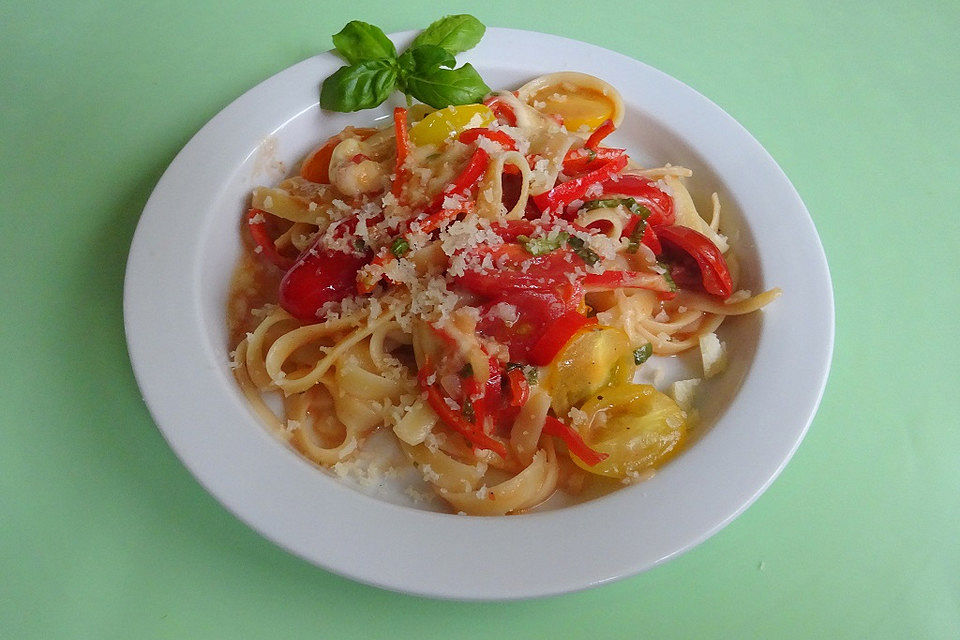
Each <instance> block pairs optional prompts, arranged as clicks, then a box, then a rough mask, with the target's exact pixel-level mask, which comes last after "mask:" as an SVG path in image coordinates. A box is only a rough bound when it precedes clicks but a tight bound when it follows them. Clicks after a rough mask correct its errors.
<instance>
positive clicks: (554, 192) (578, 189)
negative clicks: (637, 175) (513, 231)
mask: <svg viewBox="0 0 960 640" xmlns="http://www.w3.org/2000/svg"><path fill="white" fill-rule="evenodd" d="M625 166H627V157H626V156H620V157H619V158H617V159H615V160H611V161H610V162H608V163H606V164H605V165H603V166H601V167H598V168H597V169H594V170H593V171H590V172H588V173H585V174H583V175H581V176H579V177H576V178H574V179H572V180H568V181H566V182H564V183H562V184H559V185H557V186H555V187H554V188H553V189H551V190H550V191H547V192H545V193H541V194H539V195H536V196H533V202H534V204H536V205H537V207H538V208H539V209H540V211H550V212H553V213H555V214H557V215H563V213H564V211H565V210H566V208H567V206H568V205H569V204H570V203H572V202H573V201H574V200H579V199H581V198H583V196H584V195H585V194H586V193H587V189H589V188H590V187H592V186H593V185H595V184H598V183H602V182H605V181H607V180H609V179H610V178H611V176H613V175H615V174H616V173H617V172H619V171H620V170H621V169H623V168H624V167H625Z"/></svg>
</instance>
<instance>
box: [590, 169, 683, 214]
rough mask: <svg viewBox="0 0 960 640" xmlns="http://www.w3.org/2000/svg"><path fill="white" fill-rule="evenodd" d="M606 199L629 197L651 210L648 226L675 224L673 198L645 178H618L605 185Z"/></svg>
mask: <svg viewBox="0 0 960 640" xmlns="http://www.w3.org/2000/svg"><path fill="white" fill-rule="evenodd" d="M603 193H604V197H612V196H614V195H616V196H629V197H631V198H634V199H635V200H636V201H637V202H638V203H640V204H642V205H643V206H645V207H647V208H648V209H650V217H649V218H647V224H650V225H662V224H673V221H674V211H673V198H672V197H670V196H669V195H667V194H666V193H665V192H664V191H663V190H662V189H660V187H658V186H657V184H656V183H655V182H654V181H653V180H650V179H649V178H645V177H643V176H632V175H627V176H617V177H616V178H612V179H610V180H606V181H605V182H604V183H603Z"/></svg>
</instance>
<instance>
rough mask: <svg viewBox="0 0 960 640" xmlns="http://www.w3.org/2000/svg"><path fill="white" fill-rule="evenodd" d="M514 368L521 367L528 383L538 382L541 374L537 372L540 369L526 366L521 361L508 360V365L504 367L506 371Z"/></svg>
mask: <svg viewBox="0 0 960 640" xmlns="http://www.w3.org/2000/svg"><path fill="white" fill-rule="evenodd" d="M514 369H520V370H521V371H523V377H524V378H526V379H527V383H528V384H537V380H538V379H539V375H538V373H537V371H538V369H537V368H536V367H533V366H526V365H523V364H520V363H519V362H508V363H507V365H506V366H505V367H504V368H503V370H504V371H506V372H510V371H513V370H514Z"/></svg>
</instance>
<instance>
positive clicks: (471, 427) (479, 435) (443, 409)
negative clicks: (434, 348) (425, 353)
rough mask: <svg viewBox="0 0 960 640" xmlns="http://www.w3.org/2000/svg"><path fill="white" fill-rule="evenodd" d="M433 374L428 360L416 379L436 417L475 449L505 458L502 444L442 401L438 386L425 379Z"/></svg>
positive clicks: (505, 450) (505, 452) (505, 453)
mask: <svg viewBox="0 0 960 640" xmlns="http://www.w3.org/2000/svg"><path fill="white" fill-rule="evenodd" d="M433 373H434V369H433V365H432V364H431V363H430V361H429V360H428V361H426V362H424V363H423V366H422V367H421V368H420V371H419V372H418V374H417V378H418V379H419V381H420V388H421V389H422V390H423V392H424V393H425V394H426V396H427V402H428V403H429V404H430V408H432V409H433V411H434V413H436V414H437V417H439V418H440V420H442V421H443V423H444V424H446V425H447V426H449V427H450V428H451V429H453V430H454V431H456V432H457V433H459V434H460V435H462V436H463V437H464V438H466V439H467V441H469V442H470V443H471V444H473V445H474V446H475V447H478V448H481V449H490V450H491V451H493V452H494V453H496V454H498V455H500V456H501V457H503V458H506V457H507V447H506V446H505V445H504V444H503V443H502V442H500V441H499V440H497V439H495V438H492V437H491V436H489V435H487V434H486V432H484V431H483V428H482V426H481V425H479V424H473V423H471V422H469V421H468V420H467V419H466V418H465V417H463V415H461V414H460V413H457V412H456V411H454V410H453V409H452V408H451V407H450V405H448V404H447V402H446V400H445V399H444V397H443V394H442V393H441V392H440V387H439V385H437V384H436V383H434V384H428V383H427V379H428V378H429V377H430V376H431V375H432V374H433Z"/></svg>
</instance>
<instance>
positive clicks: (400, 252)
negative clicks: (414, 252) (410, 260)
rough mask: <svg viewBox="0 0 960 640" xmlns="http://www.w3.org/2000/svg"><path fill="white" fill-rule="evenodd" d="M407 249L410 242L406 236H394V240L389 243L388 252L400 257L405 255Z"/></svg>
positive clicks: (408, 249) (407, 251)
mask: <svg viewBox="0 0 960 640" xmlns="http://www.w3.org/2000/svg"><path fill="white" fill-rule="evenodd" d="M409 251H410V243H409V242H407V239H406V238H403V237H400V238H395V239H394V241H393V242H391V243H390V253H392V254H393V255H395V256H397V257H398V258H402V257H403V256H405V255H407V253H409Z"/></svg>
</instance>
